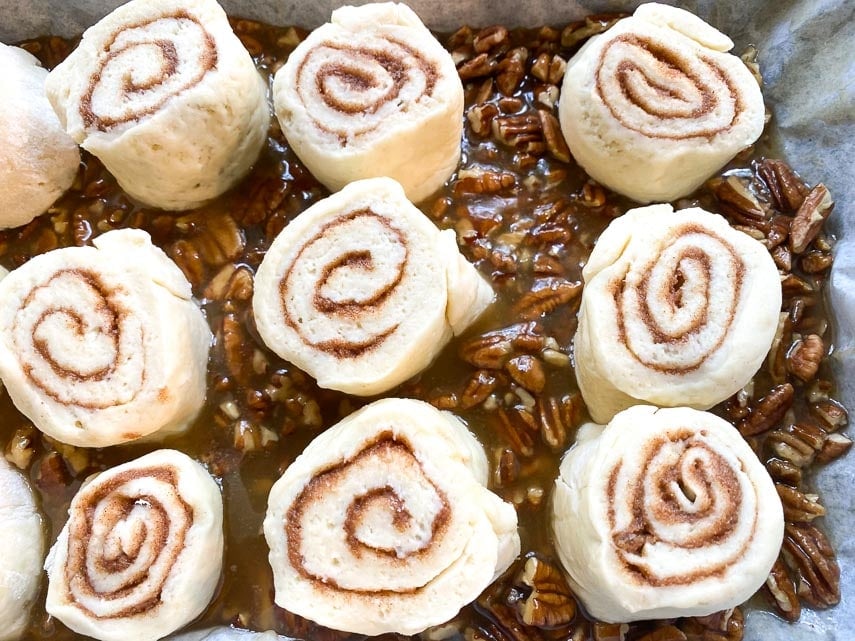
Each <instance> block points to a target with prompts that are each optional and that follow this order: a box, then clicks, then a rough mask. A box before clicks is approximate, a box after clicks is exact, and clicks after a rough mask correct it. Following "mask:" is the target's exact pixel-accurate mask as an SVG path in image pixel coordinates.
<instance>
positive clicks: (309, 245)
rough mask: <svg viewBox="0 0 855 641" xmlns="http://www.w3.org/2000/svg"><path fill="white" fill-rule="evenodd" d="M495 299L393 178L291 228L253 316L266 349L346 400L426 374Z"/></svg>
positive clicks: (318, 208)
mask: <svg viewBox="0 0 855 641" xmlns="http://www.w3.org/2000/svg"><path fill="white" fill-rule="evenodd" d="M492 300H493V291H492V289H491V288H490V286H489V285H488V284H487V283H486V281H485V280H484V279H483V278H481V276H480V275H479V274H478V272H477V270H476V269H475V268H474V267H473V266H472V265H471V264H469V263H467V262H466V260H465V259H464V258H463V257H462V256H461V254H460V252H459V251H458V249H457V240H456V235H455V233H454V232H453V231H451V230H446V231H443V232H440V231H439V230H438V229H437V228H436V227H435V226H434V225H433V223H431V222H430V221H429V220H428V219H427V218H426V217H425V216H424V214H422V213H421V212H420V211H419V210H418V209H416V208H415V207H414V206H413V205H412V204H411V203H410V202H409V201H408V200H407V199H406V197H405V196H404V191H403V189H401V186H400V185H398V184H397V183H396V182H395V181H393V180H391V179H389V178H372V179H367V180H361V181H358V182H355V183H352V184H350V185H348V186H347V187H345V188H344V189H343V190H342V191H340V192H339V193H337V194H334V195H332V196H330V197H329V198H326V199H325V200H322V201H320V202H318V203H317V204H315V205H313V206H312V207H310V208H309V209H307V210H306V211H304V212H303V213H301V214H300V215H299V216H297V218H295V219H294V220H293V221H292V222H291V223H290V224H289V225H288V226H287V227H285V229H284V230H283V231H282V233H280V234H279V236H277V238H276V240H274V242H273V244H272V245H271V247H270V249H269V250H268V252H267V255H266V256H265V257H264V260H263V261H262V263H261V266H260V267H259V269H258V274H257V276H256V279H255V292H254V295H253V310H254V313H255V322H256V325H257V326H258V331H259V334H260V335H261V337H262V339H263V340H264V342H265V343H266V344H267V346H268V347H270V349H272V350H273V351H274V352H276V353H277V354H279V356H281V357H282V358H284V359H286V360H288V361H290V362H292V363H294V364H295V365H297V366H298V367H300V368H301V369H303V370H305V371H306V372H308V373H309V374H311V375H312V376H314V377H315V378H316V379H317V381H318V385H320V386H321V387H325V388H329V389H336V390H341V391H343V392H348V393H350V394H360V395H370V394H377V393H380V392H384V391H386V390H388V389H390V388H392V387H394V386H395V385H397V384H399V383H402V382H403V381H405V380H406V379H408V378H409V377H411V376H413V375H414V374H416V373H418V372H420V371H421V370H422V369H424V368H425V367H427V366H428V365H429V364H430V362H431V361H432V360H433V358H434V357H435V356H436V355H437V354H438V353H439V351H440V349H442V347H443V346H444V345H445V344H446V343H447V342H448V340H449V338H450V337H451V336H452V334H459V333H461V332H462V331H463V330H464V329H465V328H466V327H467V326H468V325H469V324H470V323H471V322H472V321H473V320H474V319H475V318H476V317H477V316H478V315H479V314H480V313H481V312H483V311H484V309H485V308H486V307H487V306H488V305H489V304H490V302H492Z"/></svg>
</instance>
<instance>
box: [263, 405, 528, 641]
mask: <svg viewBox="0 0 855 641" xmlns="http://www.w3.org/2000/svg"><path fill="white" fill-rule="evenodd" d="M486 476H487V460H486V457H485V455H484V451H483V450H482V449H481V447H480V445H478V443H477V442H476V441H475V440H474V438H473V437H472V436H471V435H470V434H469V433H468V431H466V429H465V427H463V425H462V424H461V423H459V421H457V420H456V419H455V418H453V417H451V416H448V415H443V414H442V413H440V412H438V411H437V410H436V409H434V408H432V407H430V406H429V405H427V404H425V403H422V402H420V401H412V400H402V399H385V400H382V401H377V402H375V403H372V404H371V405H369V406H367V407H365V408H363V409H362V410H360V411H358V412H356V413H355V414H353V415H351V416H350V417H348V418H346V419H345V420H343V421H341V422H340V423H338V424H337V425H335V426H333V427H332V428H330V429H329V430H327V431H326V432H325V433H324V434H323V435H321V436H320V437H318V438H317V439H315V440H314V441H313V442H312V443H311V444H310V445H309V447H307V448H306V450H305V451H304V452H303V454H302V455H301V456H300V457H299V458H298V459H297V460H296V461H295V462H294V463H293V464H292V465H291V466H290V467H289V468H288V469H287V470H286V472H285V474H284V475H283V476H282V478H281V479H279V480H278V481H277V482H276V484H275V485H274V486H273V489H272V491H271V493H270V499H269V504H268V511H267V517H266V519H265V522H264V533H265V537H266V538H267V542H268V545H270V563H271V565H272V567H273V572H274V579H275V585H276V602H277V604H279V605H280V606H282V607H283V608H285V609H287V610H289V611H291V612H295V613H297V614H299V615H301V616H305V617H308V618H310V619H312V620H314V621H316V622H318V623H320V624H322V625H325V626H328V627H332V628H335V629H339V630H347V631H351V632H357V633H360V634H383V633H387V632H399V633H402V634H415V633H418V632H420V631H422V630H424V629H426V628H427V627H429V626H431V625H435V624H438V623H441V622H444V621H446V620H448V619H450V618H451V617H453V616H454V615H455V614H456V613H457V612H458V611H459V610H460V608H461V607H462V606H463V605H465V604H466V603H468V602H469V601H471V600H472V599H474V598H475V597H476V596H477V595H478V594H479V593H480V592H481V591H482V590H483V589H484V588H485V587H486V586H487V585H488V584H489V583H490V582H491V581H492V580H493V578H494V577H495V576H498V574H500V573H501V572H502V571H504V570H505V569H506V568H507V567H508V565H510V563H511V562H512V561H513V559H514V557H515V556H516V555H517V553H518V552H519V537H518V536H517V533H516V514H515V512H514V509H513V508H512V507H511V506H510V505H508V504H506V503H504V502H502V501H501V500H500V499H499V498H498V497H497V496H495V495H494V494H492V493H491V492H489V491H488V490H487V489H486V488H485V487H484V485H483V483H484V482H486Z"/></svg>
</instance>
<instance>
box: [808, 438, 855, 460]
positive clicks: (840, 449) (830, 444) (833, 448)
mask: <svg viewBox="0 0 855 641" xmlns="http://www.w3.org/2000/svg"><path fill="white" fill-rule="evenodd" d="M850 447H852V439H850V438H849V437H848V436H844V435H843V434H837V433H834V434H829V435H828V437H827V438H826V439H825V443H823V445H822V449H821V450H820V451H819V453H818V454H817V455H816V459H815V460H816V462H817V463H829V462H831V461H833V460H835V459H838V458H840V457H841V456H843V455H844V454H846V452H848V451H849V448H850Z"/></svg>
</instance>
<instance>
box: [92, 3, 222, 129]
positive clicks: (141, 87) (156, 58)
mask: <svg viewBox="0 0 855 641" xmlns="http://www.w3.org/2000/svg"><path fill="white" fill-rule="evenodd" d="M217 58H218V54H217V46H216V44H215V42H214V39H213V37H212V36H211V34H210V33H208V31H207V30H206V28H205V27H204V25H202V23H201V22H200V21H199V20H198V19H197V18H196V17H194V16H192V15H190V14H189V13H187V12H186V11H176V12H174V13H170V14H166V15H163V16H159V17H156V18H151V19H148V20H145V21H143V22H139V23H136V24H132V25H128V26H126V27H124V28H123V29H121V30H120V31H117V32H116V33H115V34H113V36H112V38H110V39H109V40H108V41H107V42H106V43H105V44H104V46H103V53H102V55H101V56H100V58H99V61H98V64H97V66H96V68H95V69H94V71H93V72H92V74H91V76H90V77H89V85H88V87H87V89H86V92H85V93H84V94H83V96H82V98H81V100H80V115H81V117H82V119H83V122H84V124H85V125H86V127H87V128H91V129H96V130H99V131H109V130H110V129H112V128H114V127H116V126H119V125H123V124H126V123H129V122H134V121H137V120H140V119H142V118H145V117H146V116H151V115H152V114H154V113H156V112H157V111H158V110H160V109H161V107H163V106H164V105H165V104H166V103H167V101H169V99H170V98H172V97H174V96H176V95H179V94H181V93H182V92H184V91H186V90H187V89H190V88H191V87H194V86H196V85H198V84H199V83H200V82H201V81H202V79H203V78H204V77H205V75H206V74H207V73H208V72H209V71H211V70H212V69H214V68H216V66H217Z"/></svg>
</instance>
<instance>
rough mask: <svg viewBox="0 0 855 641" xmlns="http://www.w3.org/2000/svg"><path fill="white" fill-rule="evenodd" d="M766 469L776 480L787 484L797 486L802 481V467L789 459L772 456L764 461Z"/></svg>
mask: <svg viewBox="0 0 855 641" xmlns="http://www.w3.org/2000/svg"><path fill="white" fill-rule="evenodd" d="M766 469H767V470H768V471H769V476H771V477H772V478H773V479H775V480H776V481H782V482H783V483H786V484H787V485H792V486H794V487H795V486H797V485H798V484H799V483H801V482H802V469H801V467H799V466H798V465H795V464H794V463H792V462H791V461H788V460H784V459H779V458H773V459H769V460H768V461H766Z"/></svg>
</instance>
